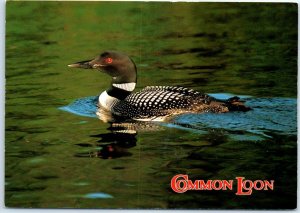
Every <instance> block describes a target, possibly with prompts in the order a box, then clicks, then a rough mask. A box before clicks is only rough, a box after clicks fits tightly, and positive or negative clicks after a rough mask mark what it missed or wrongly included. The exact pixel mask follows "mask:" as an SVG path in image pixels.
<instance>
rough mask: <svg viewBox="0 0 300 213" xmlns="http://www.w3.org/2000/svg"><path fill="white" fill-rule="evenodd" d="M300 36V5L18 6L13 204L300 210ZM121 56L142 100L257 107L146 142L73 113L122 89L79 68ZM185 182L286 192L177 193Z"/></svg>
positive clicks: (9, 18) (10, 126)
mask: <svg viewBox="0 0 300 213" xmlns="http://www.w3.org/2000/svg"><path fill="white" fill-rule="evenodd" d="M297 36H298V35H297V5H296V4H255V3H142V2H140V3H120V2H118V3H113V2H7V10H6V133H5V134H6V135H5V136H6V140H5V184H6V185H5V205H6V206H8V207H36V208H65V207H66V208H68V207H71V208H192V209H194V208H221V209H230V208H233V209H237V208H248V209H249V208H251V209H257V208H259V209H272V208H274V209H279V208H289V209H290V208H295V207H296V192H297V191H296V189H297V183H296V180H297V164H296V162H297V156H296V155H297V133H296V96H297ZM107 49H114V50H120V51H122V52H125V53H127V54H128V55H130V56H131V57H132V59H133V60H134V61H135V62H136V65H137V68H138V85H137V89H141V88H143V87H145V86H147V85H174V86H175V85H180V86H185V87H189V88H192V89H196V90H199V91H205V92H206V93H215V94H223V93H231V94H237V95H246V96H251V97H250V98H249V100H248V101H249V104H250V105H251V106H252V107H254V110H253V111H252V112H249V113H250V114H226V115H220V117H216V115H207V116H204V117H199V116H198V117H197V116H190V117H189V116H186V117H180V118H178V120H177V123H176V122H175V123H173V124H162V125H160V124H159V125H155V128H148V129H147V128H143V130H141V131H138V133H137V135H120V134H117V133H114V132H112V131H111V130H109V129H108V128H109V127H110V125H109V124H107V123H103V122H102V121H100V120H98V119H97V118H94V117H86V116H80V115H78V114H79V113H78V112H77V113H76V112H75V114H74V113H69V112H66V111H62V110H60V108H61V107H64V106H68V105H69V104H70V103H73V102H74V101H76V100H78V99H85V98H86V97H90V96H96V95H98V94H100V92H101V91H103V90H105V89H106V88H107V87H108V84H109V81H110V78H109V77H108V76H106V75H104V74H102V73H98V72H96V71H87V70H77V69H69V68H68V67H67V64H70V63H73V62H76V61H80V60H85V59H90V58H93V57H94V56H96V55H97V54H99V53H100V52H102V51H103V50H107ZM266 103H267V104H266ZM75 109H78V107H77V108H75ZM81 109H82V108H81ZM251 113H252V114H251ZM285 113H287V114H285ZM252 115H253V116H254V117H253V116H252ZM237 121H239V123H234V122H237ZM268 122H269V123H268ZM266 124H267V125H266ZM180 173H182V174H188V175H189V176H190V178H191V179H193V180H195V179H203V180H207V179H212V180H216V179H225V180H230V179H235V177H237V176H244V177H246V178H247V179H251V180H256V179H262V180H264V179H266V180H274V181H275V187H274V190H273V191H256V192H253V194H252V195H251V196H236V195H235V190H233V191H230V190H228V191H189V192H186V193H184V194H176V193H174V192H173V191H172V190H171V188H170V180H171V178H172V177H173V176H174V175H176V174H180Z"/></svg>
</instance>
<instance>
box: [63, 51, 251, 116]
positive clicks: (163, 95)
mask: <svg viewBox="0 0 300 213" xmlns="http://www.w3.org/2000/svg"><path fill="white" fill-rule="evenodd" d="M68 66H69V67H77V68H85V69H99V70H101V71H103V72H105V73H107V74H109V75H110V76H111V77H112V82H111V86H110V88H109V89H107V90H106V91H104V92H102V93H101V94H100V96H99V99H98V105H99V106H100V108H101V109H102V110H105V111H107V112H109V113H111V114H112V115H114V116H117V117H120V118H125V119H133V120H141V121H147V120H156V121H161V120H165V119H166V118H168V117H170V116H174V115H177V114H182V113H187V112H197V113H203V112H214V113H225V112H229V111H248V110H250V108H249V107H246V106H245V105H244V104H243V102H242V101H240V100H239V98H238V97H232V98H230V99H228V100H226V101H221V100H217V99H215V98H213V97H211V96H209V95H206V94H204V93H200V92H197V91H195V90H193V89H188V88H184V87H175V86H147V87H145V88H144V89H142V90H141V91H139V92H136V93H133V91H134V89H135V86H136V82H137V69H136V66H135V64H134V62H133V61H132V60H131V59H130V58H129V57H128V56H127V55H125V54H122V53H119V52H116V51H106V52H104V53H102V54H101V55H99V56H97V57H96V58H95V59H93V60H87V61H81V62H77V63H74V64H70V65H68Z"/></svg>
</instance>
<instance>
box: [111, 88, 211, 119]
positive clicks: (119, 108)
mask: <svg viewBox="0 0 300 213" xmlns="http://www.w3.org/2000/svg"><path fill="white" fill-rule="evenodd" d="M210 102H211V98H210V97H209V96H208V95H205V94H202V93H200V92H197V91H194V90H191V89H187V88H184V87H169V86H152V87H146V88H144V89H143V90H141V91H139V92H136V93H132V94H130V95H129V96H127V97H126V99H125V100H123V101H120V102H119V103H118V104H117V105H116V106H114V112H115V113H117V114H122V115H125V116H127V117H131V118H144V117H146V118H149V117H159V116H166V115H170V114H177V113H180V112H182V111H187V110H189V109H191V108H192V107H193V106H194V105H195V104H203V105H208V104H209V103H210Z"/></svg>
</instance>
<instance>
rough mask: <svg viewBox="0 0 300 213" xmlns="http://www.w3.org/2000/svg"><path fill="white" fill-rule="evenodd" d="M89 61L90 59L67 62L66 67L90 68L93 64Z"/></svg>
mask: <svg viewBox="0 0 300 213" xmlns="http://www.w3.org/2000/svg"><path fill="white" fill-rule="evenodd" d="M90 62H91V60H88V61H80V62H76V63H74V64H69V65H68V67H75V68H83V69H92V68H93V65H92V64H91V63H90Z"/></svg>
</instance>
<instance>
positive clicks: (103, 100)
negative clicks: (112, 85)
mask: <svg viewBox="0 0 300 213" xmlns="http://www.w3.org/2000/svg"><path fill="white" fill-rule="evenodd" d="M119 101H120V100H119V99H117V98H115V97H112V96H110V95H108V94H107V92H106V91H104V92H102V93H101V95H100V96H99V99H98V102H99V104H100V106H101V107H103V108H104V109H106V110H108V111H112V108H113V106H114V105H116V104H117V103H118V102H119Z"/></svg>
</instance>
